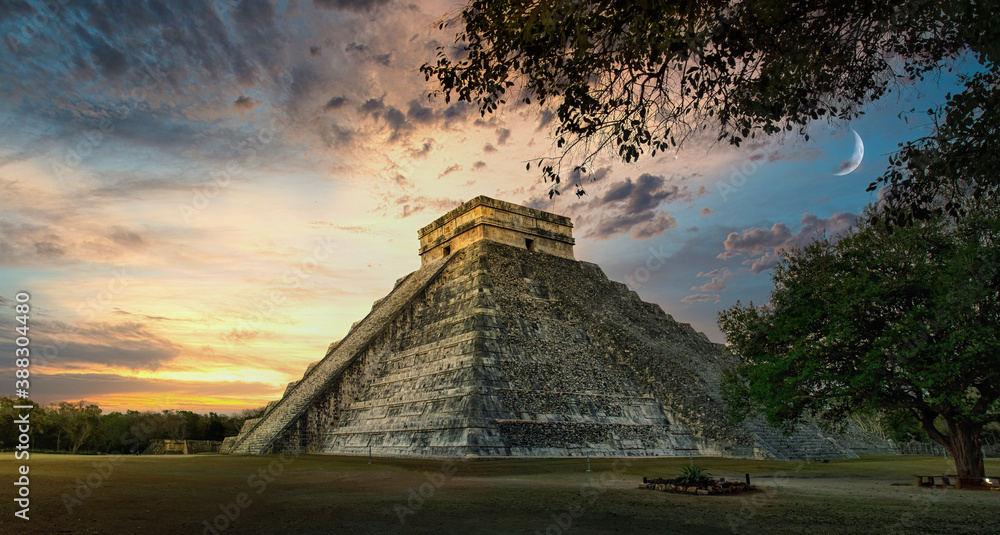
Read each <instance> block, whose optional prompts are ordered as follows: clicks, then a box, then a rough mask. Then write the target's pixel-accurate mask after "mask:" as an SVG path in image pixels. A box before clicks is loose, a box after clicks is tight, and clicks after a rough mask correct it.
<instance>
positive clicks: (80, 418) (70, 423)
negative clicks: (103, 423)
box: [55, 401, 101, 453]
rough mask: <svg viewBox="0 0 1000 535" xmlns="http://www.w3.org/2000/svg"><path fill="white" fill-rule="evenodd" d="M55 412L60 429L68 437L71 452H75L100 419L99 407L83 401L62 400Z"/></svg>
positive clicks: (95, 428)
mask: <svg viewBox="0 0 1000 535" xmlns="http://www.w3.org/2000/svg"><path fill="white" fill-rule="evenodd" d="M55 412H57V413H58V414H59V421H60V422H61V426H62V431H63V432H64V433H65V434H66V436H67V437H68V438H69V441H70V448H71V449H70V451H71V452H72V453H76V452H77V450H79V449H80V446H83V444H84V442H86V441H87V439H88V438H89V437H90V435H91V434H92V433H93V432H94V431H96V430H97V427H98V424H99V422H100V419H101V408H100V407H98V406H97V405H94V404H90V405H86V404H85V402H83V401H79V402H77V403H67V402H65V401H64V402H62V403H60V404H59V408H58V409H57V410H56V411H55ZM57 449H58V448H57Z"/></svg>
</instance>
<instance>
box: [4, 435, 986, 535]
mask: <svg viewBox="0 0 1000 535" xmlns="http://www.w3.org/2000/svg"><path fill="white" fill-rule="evenodd" d="M688 462H689V460H688V459H686V458H685V459H678V458H672V459H617V460H616V459H593V460H591V468H592V471H591V472H587V471H586V466H587V465H586V460H584V459H515V460H494V461H450V462H449V461H441V460H412V459H379V458H376V459H374V461H373V463H372V464H368V459H367V458H363V457H361V458H359V457H340V456H326V455H302V456H299V457H292V456H284V457H279V456H260V457H232V456H220V455H193V456H156V457H152V456H141V457H137V456H122V457H109V456H74V455H40V454H33V455H32V456H31V459H30V465H29V466H30V471H29V474H28V476H29V487H28V488H29V490H30V495H29V497H30V500H31V501H30V509H29V512H28V516H29V520H28V521H24V520H21V519H20V518H17V517H15V516H14V513H15V512H16V511H17V510H19V509H20V507H19V506H17V504H16V503H15V502H14V501H13V498H15V497H16V492H17V488H18V487H17V486H15V485H12V484H11V483H13V482H14V481H16V480H17V479H18V477H19V474H17V473H16V472H17V469H18V468H17V467H18V466H19V465H21V464H22V463H21V461H17V460H15V459H14V457H13V454H10V453H3V454H0V481H5V482H6V483H4V484H3V485H2V486H0V488H5V489H6V490H5V491H3V495H4V496H3V499H2V500H0V534H5V535H6V534H20V533H24V534H46V535H49V534H58V533H102V534H119V533H121V534H142V535H155V534H178V533H190V534H221V533H225V534H227V535H228V534H236V533H283V534H284V533H350V534H354V533H361V534H363V533H379V534H381V533H473V534H493V533H526V534H535V533H542V534H549V535H556V534H560V533H692V534H704V533H731V534H738V533H747V534H755V533H810V534H819V535H821V534H837V535H846V534H851V533H880V534H883V533H886V534H892V533H907V534H912V533H969V534H980V533H996V532H997V531H998V530H1000V492H998V491H971V490H944V489H926V488H918V487H916V486H915V485H914V478H913V477H912V474H917V473H920V474H941V473H952V472H954V464H953V463H952V462H951V461H948V460H944V459H940V458H930V457H863V458H862V459H860V460H852V461H832V462H830V463H796V462H777V461H747V460H740V459H718V458H696V459H694V463H695V464H697V465H699V466H702V467H704V468H705V469H706V470H708V471H709V472H710V473H711V474H712V475H713V476H716V477H719V476H722V477H728V478H739V479H742V478H743V477H744V476H743V474H744V473H747V472H749V473H750V474H751V477H752V479H753V483H754V484H756V485H757V486H758V487H759V488H760V489H761V490H760V491H758V492H756V493H752V494H744V495H739V496H687V495H678V494H669V493H663V492H655V491H649V490H640V489H638V485H639V483H640V482H641V481H642V476H644V475H645V476H662V477H674V476H676V475H679V474H680V470H681V467H682V466H683V465H685V464H687V463H688ZM987 473H988V474H991V475H992V474H996V475H1000V460H988V461H987Z"/></svg>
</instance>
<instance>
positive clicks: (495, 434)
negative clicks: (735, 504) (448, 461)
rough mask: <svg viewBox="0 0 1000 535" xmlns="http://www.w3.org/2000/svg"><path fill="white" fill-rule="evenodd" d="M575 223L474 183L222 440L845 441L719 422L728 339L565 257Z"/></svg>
mask: <svg viewBox="0 0 1000 535" xmlns="http://www.w3.org/2000/svg"><path fill="white" fill-rule="evenodd" d="M572 226H573V225H572V223H571V222H570V220H569V219H568V218H566V217H563V216H559V215H555V214H551V213H548V212H542V211H539V210H534V209H531V208H527V207H524V206H519V205H515V204H511V203H507V202H503V201H498V200H494V199H491V198H488V197H477V198H475V199H473V200H471V201H469V202H467V203H465V204H463V205H462V206H460V207H459V208H457V209H455V210H452V211H451V212H448V213H447V214H445V215H444V216H442V217H440V218H439V219H437V220H436V221H434V222H433V223H431V224H430V225H428V226H426V227H424V228H423V229H421V230H420V231H419V233H418V236H419V238H420V256H421V264H422V265H421V268H420V269H419V270H417V271H415V272H413V273H411V274H409V275H407V276H406V277H404V278H402V279H400V280H399V281H397V282H396V285H395V287H394V288H393V290H392V291H391V292H390V293H389V294H388V295H387V296H386V297H384V298H383V299H380V300H378V301H376V302H375V304H374V305H373V306H372V310H371V312H370V313H369V314H368V315H367V316H366V317H365V318H364V319H362V320H361V321H359V322H358V323H356V324H355V325H354V326H353V327H352V329H351V331H350V332H349V333H348V334H347V336H346V337H344V339H343V340H341V341H340V342H337V343H334V344H332V345H331V346H330V348H329V350H328V351H327V353H326V356H325V357H324V358H323V359H322V360H320V361H319V362H317V363H315V364H312V365H310V366H309V368H308V369H307V370H306V372H305V374H304V375H303V377H302V379H301V380H299V381H296V382H293V383H290V384H289V385H288V387H287V389H286V390H285V393H284V396H283V397H282V398H281V399H280V400H279V401H277V402H272V403H270V404H269V405H268V407H267V409H266V412H265V413H264V415H263V416H262V417H261V418H259V419H254V420H248V421H247V422H246V424H245V425H244V427H243V429H242V430H241V431H240V433H239V435H238V436H236V437H229V438H227V439H226V441H225V443H224V444H223V452H229V453H242V454H262V453H268V452H274V453H276V452H283V451H305V452H317V453H338V454H367V453H369V451H371V452H372V453H373V454H375V455H392V456H474V457H496V456H582V455H593V456H676V455H684V456H686V455H719V456H739V457H752V456H757V457H772V458H784V459H787V458H838V457H845V456H853V453H851V452H850V451H849V450H846V449H845V448H842V447H840V446H839V444H837V443H836V441H834V440H833V439H829V438H824V437H823V436H822V435H820V434H819V432H818V430H816V429H815V428H803V429H799V430H798V431H797V432H796V433H797V434H796V435H793V436H792V437H787V436H784V435H781V434H779V433H776V432H774V431H773V430H771V429H768V428H766V427H765V426H762V425H760V424H754V423H750V424H748V425H739V426H734V425H732V424H730V423H729V422H728V421H727V419H726V415H725V412H726V411H725V409H724V407H723V404H722V402H721V397H720V394H719V381H720V377H721V374H722V370H724V369H725V368H726V367H727V366H730V365H731V364H732V357H731V356H730V355H729V354H728V353H727V352H726V350H725V348H724V347H723V346H721V345H718V344H714V343H712V342H710V341H709V340H708V338H706V337H705V336H704V335H703V334H701V333H698V332H696V331H695V330H694V329H692V328H691V327H690V326H689V325H687V324H683V323H678V322H676V321H674V319H673V318H672V317H671V316H669V315H668V314H665V313H664V312H663V310H662V309H661V308H660V307H659V306H657V305H654V304H650V303H645V302H643V301H642V300H640V299H639V297H638V296H637V295H636V294H635V292H632V291H631V290H629V289H628V288H627V287H626V286H625V285H624V284H621V283H618V282H613V281H611V280H608V278H607V277H606V276H605V275H604V273H603V272H602V271H601V269H600V268H599V267H598V266H597V265H595V264H592V263H588V262H581V261H577V260H575V259H574V257H573V244H574V240H573V237H572Z"/></svg>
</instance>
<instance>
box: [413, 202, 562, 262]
mask: <svg viewBox="0 0 1000 535" xmlns="http://www.w3.org/2000/svg"><path fill="white" fill-rule="evenodd" d="M417 237H418V238H420V262H421V265H424V264H427V263H428V262H432V261H434V260H437V259H439V258H443V257H446V256H449V255H451V254H452V253H454V252H456V251H458V250H459V249H462V248H465V247H468V246H469V245H472V244H473V243H475V242H477V241H480V240H490V241H495V242H499V243H503V244H507V245H513V246H514V247H519V248H521V249H527V250H529V251H541V252H544V253H549V254H552V255H555V256H560V257H562V258H569V259H570V260H574V257H573V243H574V241H573V223H572V222H571V221H570V220H569V218H568V217H564V216H561V215H556V214H553V213H549V212H543V211H541V210H535V209H534V208H528V207H527V206H521V205H518V204H513V203H509V202H504V201H498V200H496V199H491V198H489V197H486V196H483V195H480V196H479V197H476V198H475V199H472V200H471V201H468V202H466V203H465V204H463V205H462V206H459V207H458V208H455V209H454V210H452V211H450V212H448V213H447V214H445V215H443V216H441V217H439V218H438V219H437V220H435V221H434V222H433V223H431V224H430V225H427V226H426V227H424V228H422V229H420V230H419V231H417Z"/></svg>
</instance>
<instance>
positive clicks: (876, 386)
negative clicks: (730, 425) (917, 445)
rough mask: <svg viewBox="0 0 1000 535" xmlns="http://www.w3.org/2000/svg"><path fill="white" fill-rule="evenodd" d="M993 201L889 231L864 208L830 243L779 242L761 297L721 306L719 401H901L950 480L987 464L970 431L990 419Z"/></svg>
mask: <svg viewBox="0 0 1000 535" xmlns="http://www.w3.org/2000/svg"><path fill="white" fill-rule="evenodd" d="M998 212H1000V210H998V209H997V208H996V207H994V208H993V209H992V210H983V211H978V212H975V213H972V214H970V215H968V216H966V217H963V218H961V219H960V220H958V221H957V222H956V221H954V220H952V219H949V218H946V217H944V216H937V217H934V218H931V219H930V220H928V221H925V222H922V223H914V224H912V225H909V226H905V227H895V228H894V229H893V231H892V232H890V231H889V230H888V228H887V227H886V226H885V225H884V224H883V223H882V222H881V221H882V220H881V219H880V218H879V217H876V216H878V215H879V214H877V213H876V212H875V211H874V210H869V212H868V213H867V219H866V220H864V221H863V222H862V223H861V224H860V226H859V228H858V229H857V230H856V232H854V233H853V234H850V235H848V236H846V237H843V238H842V239H840V240H839V241H836V242H835V241H833V240H831V239H830V238H824V239H821V240H818V241H816V242H814V243H813V244H811V245H808V246H806V247H805V248H803V249H795V250H790V251H785V252H783V253H782V259H781V262H780V264H779V266H778V267H777V268H776V269H775V272H774V275H773V279H774V284H775V289H774V290H773V292H772V294H771V299H770V302H769V303H768V304H766V305H764V306H760V307H755V306H753V304H752V303H751V304H750V305H749V306H746V307H744V306H742V305H741V304H739V303H737V304H736V305H735V306H734V307H732V308H730V309H728V310H726V311H723V312H722V313H720V315H719V326H720V328H721V329H722V331H723V332H724V333H725V335H726V339H727V341H728V343H729V344H730V347H731V349H732V350H733V352H734V353H735V354H736V355H737V356H738V357H739V359H740V363H739V364H738V366H737V367H736V368H735V369H734V370H732V371H730V372H729V374H728V376H727V379H726V381H725V384H726V387H725V391H726V392H727V394H726V396H727V399H728V401H729V402H730V405H731V407H733V408H734V410H735V412H736V413H737V414H739V415H746V414H747V413H749V412H752V411H754V410H760V411H762V412H763V414H764V415H765V416H766V417H767V419H768V420H769V421H770V422H771V423H772V424H775V425H780V424H787V423H788V422H793V421H796V420H798V419H800V418H801V417H803V415H810V416H813V417H819V418H822V419H826V420H828V421H830V422H840V421H843V419H844V418H845V417H846V416H848V415H850V414H851V413H854V412H858V411H866V410H878V409H882V410H889V411H894V410H900V409H903V410H907V411H909V412H910V413H911V414H912V415H913V416H914V417H915V418H916V419H917V420H918V421H919V422H920V423H921V426H922V427H923V429H924V431H926V432H927V434H928V435H929V436H930V438H931V439H932V440H934V441H936V442H938V443H940V444H942V445H943V446H944V447H945V448H947V450H948V451H949V453H951V455H952V456H953V457H954V458H955V466H956V469H957V470H958V475H959V476H960V477H963V478H965V477H971V478H974V477H981V476H983V475H985V474H984V467H983V457H982V452H981V450H980V434H981V433H982V430H983V427H984V426H985V425H987V424H989V423H990V422H996V421H1000V329H998V328H997V325H1000V217H998ZM971 481H973V480H971V479H970V480H966V481H965V483H966V484H968V483H970V482H971Z"/></svg>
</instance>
